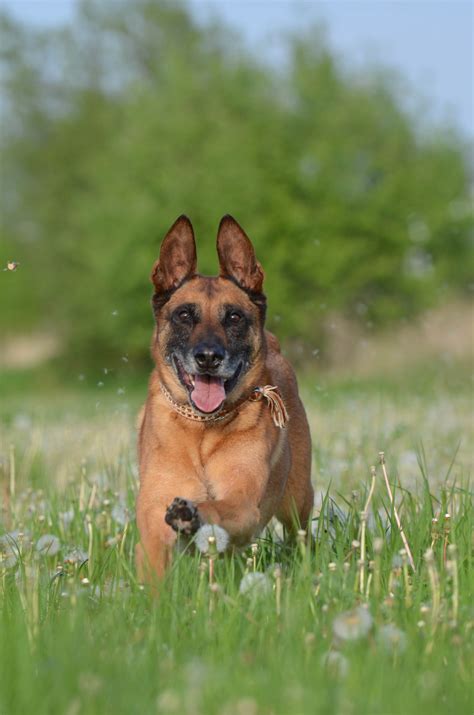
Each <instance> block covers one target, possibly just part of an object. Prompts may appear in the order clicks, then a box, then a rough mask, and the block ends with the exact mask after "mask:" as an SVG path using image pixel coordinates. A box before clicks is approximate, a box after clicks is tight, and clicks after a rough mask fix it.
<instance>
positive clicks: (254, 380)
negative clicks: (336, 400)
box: [136, 215, 313, 581]
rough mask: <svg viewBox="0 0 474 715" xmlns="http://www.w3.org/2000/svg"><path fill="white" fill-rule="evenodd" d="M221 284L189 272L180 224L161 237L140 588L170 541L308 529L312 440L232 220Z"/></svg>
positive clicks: (190, 248) (142, 427)
mask: <svg viewBox="0 0 474 715" xmlns="http://www.w3.org/2000/svg"><path fill="white" fill-rule="evenodd" d="M217 254H218V258H219V268H220V274H219V276H212V277H209V276H202V275H200V274H198V273H197V272H196V268H197V259H196V244H195V240H194V231H193V227H192V224H191V222H190V220H189V219H188V218H187V217H186V216H184V215H183V216H180V217H179V218H178V219H177V220H176V222H175V223H174V224H173V226H172V227H171V228H170V230H169V231H168V233H167V234H166V236H165V238H164V240H163V243H162V245H161V250H160V255H159V259H158V260H157V261H156V263H155V265H154V266H153V270H152V275H151V280H152V283H153V286H154V295H153V299H152V304H153V312H154V316H155V322H156V326H155V330H154V333H153V339H152V347H151V352H152V357H153V359H154V362H155V368H154V370H153V372H152V374H151V378H150V382H149V390H148V396H147V400H146V403H145V405H144V407H143V408H142V412H141V416H140V419H139V439H138V452H139V466H140V488H139V493H138V497H137V525H138V529H139V533H140V542H139V543H138V545H137V549H136V560H137V569H138V575H139V578H140V579H141V580H148V581H150V580H153V579H156V578H158V579H159V578H161V577H162V576H163V574H164V573H165V571H166V568H167V566H168V565H169V564H170V562H171V559H172V553H173V547H174V545H175V542H176V539H177V536H178V534H183V535H185V536H186V537H191V536H192V535H193V534H194V533H195V532H196V530H197V529H198V528H199V527H200V526H201V525H202V524H213V525H218V526H220V527H222V528H223V529H225V530H226V532H227V533H228V535H229V540H230V541H229V544H230V546H243V545H245V544H248V543H249V542H250V541H251V540H252V539H253V538H254V537H255V536H256V535H258V534H259V532H261V530H262V529H263V528H264V527H265V525H266V524H268V522H269V521H270V519H271V518H272V517H273V516H276V518H277V519H278V520H279V521H280V522H281V523H282V524H283V525H284V526H285V527H286V528H287V529H289V530H294V529H295V525H296V526H297V525H301V526H303V527H306V526H307V524H308V521H309V519H310V516H311V513H312V508H313V487H312V485H311V478H310V469H311V438H310V432H309V427H308V421H307V418H306V413H305V410H304V407H303V404H302V402H301V400H300V398H299V395H298V386H297V382H296V377H295V374H294V371H293V369H292V367H291V365H290V364H289V362H288V361H287V360H286V359H285V358H284V357H283V355H282V354H281V352H280V347H279V344H278V341H277V339H276V338H275V336H274V335H272V334H271V333H270V332H268V331H267V330H266V329H265V327H264V324H265V312H266V298H265V295H264V294H263V292H262V289H263V279H264V273H263V270H262V267H261V265H260V263H259V262H258V261H257V259H256V257H255V252H254V249H253V246H252V243H251V242H250V240H249V238H248V237H247V235H246V234H245V232H244V231H243V229H242V228H241V227H240V225H239V224H238V223H237V221H236V220H235V219H234V218H232V217H231V216H224V218H223V219H222V220H221V222H220V225H219V230H218V235H217Z"/></svg>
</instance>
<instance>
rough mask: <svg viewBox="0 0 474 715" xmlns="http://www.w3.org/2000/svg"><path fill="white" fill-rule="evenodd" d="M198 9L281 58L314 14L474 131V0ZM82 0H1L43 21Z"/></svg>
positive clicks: (297, 0) (302, 0) (367, 58)
mask: <svg viewBox="0 0 474 715" xmlns="http://www.w3.org/2000/svg"><path fill="white" fill-rule="evenodd" d="M189 5H190V6H191V8H192V9H193V10H194V12H195V14H196V17H198V18H199V19H202V20H203V21H205V20H206V18H208V17H212V16H213V15H214V16H215V15H217V16H220V17H221V18H222V19H224V20H225V22H226V23H227V24H229V25H230V26H231V27H233V28H235V29H237V30H239V31H240V32H241V34H242V35H243V37H244V39H245V41H246V42H247V43H248V45H249V46H250V47H251V48H252V49H254V50H255V51H256V52H260V53H263V54H264V55H265V56H266V57H267V58H269V59H270V60H271V61H273V62H279V61H282V54H281V52H280V51H279V50H278V38H279V37H281V35H282V33H283V32H285V31H287V30H288V29H304V28H305V27H307V26H308V25H309V24H311V23H312V22H315V21H320V22H321V21H322V22H324V23H325V25H326V27H327V32H328V36H329V39H330V43H331V45H332V47H334V48H335V49H336V50H337V51H338V53H339V54H340V55H341V56H342V58H343V60H344V61H345V63H346V64H347V65H348V66H364V65H371V64H374V63H375V62H377V63H382V64H384V65H386V66H387V67H390V68H393V69H396V70H398V71H399V72H400V73H401V74H402V76H403V77H405V78H406V80H407V86H408V87H412V88H413V89H414V90H415V91H416V94H418V95H421V97H422V98H424V99H425V100H427V101H426V106H424V109H423V111H426V112H428V114H429V116H430V117H431V118H433V119H435V120H448V121H450V122H451V123H453V124H454V125H456V126H457V127H458V128H460V129H461V131H462V132H463V133H464V134H465V135H466V136H468V137H470V138H471V139H472V138H474V70H473V67H474V52H473V43H474V40H473V36H474V30H473V24H474V0H330V1H329V0H326V1H319V0H312V1H309V0H189ZM74 6H75V0H0V7H1V8H5V9H7V10H9V11H10V12H11V13H12V14H13V15H14V16H15V17H17V18H18V19H22V20H24V21H28V22H31V23H34V24H37V25H42V26H45V25H55V24H61V23H64V22H67V21H69V20H71V19H72V18H73V16H74Z"/></svg>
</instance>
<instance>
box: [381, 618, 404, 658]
mask: <svg viewBox="0 0 474 715" xmlns="http://www.w3.org/2000/svg"><path fill="white" fill-rule="evenodd" d="M377 643H378V644H379V645H380V646H381V647H382V648H383V649H384V650H385V651H387V652H388V653H403V651H404V650H405V649H406V647H407V636H406V633H405V632H404V631H401V630H400V628H397V626H395V625H393V623H388V624H387V625H386V626H381V628H379V629H378V631H377Z"/></svg>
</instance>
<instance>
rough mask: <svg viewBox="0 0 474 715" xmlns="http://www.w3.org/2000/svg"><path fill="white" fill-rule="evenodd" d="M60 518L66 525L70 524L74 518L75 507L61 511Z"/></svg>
mask: <svg viewBox="0 0 474 715" xmlns="http://www.w3.org/2000/svg"><path fill="white" fill-rule="evenodd" d="M59 518H60V520H61V522H62V524H63V526H64V527H66V526H69V524H70V523H71V522H72V521H73V520H74V509H72V508H71V509H68V510H67V511H60V512H59Z"/></svg>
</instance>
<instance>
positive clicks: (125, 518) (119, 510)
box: [104, 502, 130, 526]
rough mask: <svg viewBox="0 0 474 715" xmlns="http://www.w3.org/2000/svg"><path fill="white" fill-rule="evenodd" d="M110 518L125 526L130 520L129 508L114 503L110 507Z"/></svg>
mask: <svg viewBox="0 0 474 715" xmlns="http://www.w3.org/2000/svg"><path fill="white" fill-rule="evenodd" d="M109 503H110V502H109ZM104 504H105V502H104ZM112 519H114V520H115V521H116V522H117V524H120V526H125V524H128V522H129V521H130V511H129V509H127V507H126V506H124V505H123V504H116V505H115V506H114V507H113V508H112Z"/></svg>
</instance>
